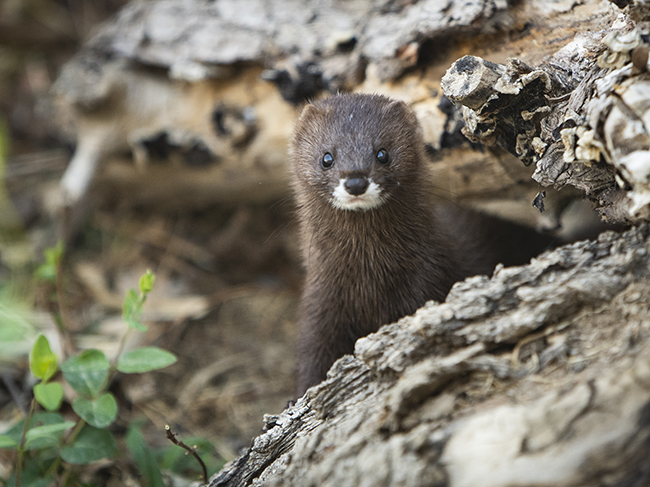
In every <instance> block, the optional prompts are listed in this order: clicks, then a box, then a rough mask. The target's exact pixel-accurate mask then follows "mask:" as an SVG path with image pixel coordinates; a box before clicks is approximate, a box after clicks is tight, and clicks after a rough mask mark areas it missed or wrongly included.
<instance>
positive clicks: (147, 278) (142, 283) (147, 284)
mask: <svg viewBox="0 0 650 487" xmlns="http://www.w3.org/2000/svg"><path fill="white" fill-rule="evenodd" d="M155 281H156V276H155V275H154V273H153V272H151V269H147V272H145V273H144V274H143V275H142V277H141V278H140V280H139V281H138V288H139V289H140V292H141V293H142V294H143V295H145V296H146V295H147V294H149V293H150V292H151V290H152V289H153V283H154V282H155Z"/></svg>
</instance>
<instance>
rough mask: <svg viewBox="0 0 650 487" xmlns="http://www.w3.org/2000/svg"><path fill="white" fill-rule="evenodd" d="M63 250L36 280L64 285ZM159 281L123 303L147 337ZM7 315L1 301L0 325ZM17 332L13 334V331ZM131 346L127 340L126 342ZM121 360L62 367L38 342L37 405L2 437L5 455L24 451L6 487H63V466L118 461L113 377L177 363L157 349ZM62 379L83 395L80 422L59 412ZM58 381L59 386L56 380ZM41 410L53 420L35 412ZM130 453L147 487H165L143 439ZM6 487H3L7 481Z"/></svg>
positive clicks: (0, 332) (83, 359) (135, 440)
mask: <svg viewBox="0 0 650 487" xmlns="http://www.w3.org/2000/svg"><path fill="white" fill-rule="evenodd" d="M62 257H63V245H62V244H58V245H57V246H56V247H54V248H52V249H48V250H47V251H45V263H44V264H43V265H42V266H40V267H39V268H38V270H37V272H36V276H37V278H39V279H44V280H48V281H55V282H56V281H57V280H60V276H59V274H58V273H60V272H61V265H60V264H61V259H62ZM154 281H155V276H154V274H153V273H152V272H151V271H147V273H145V274H144V275H143V276H142V277H141V278H140V280H139V282H138V288H139V292H138V291H136V290H130V291H129V292H128V293H127V295H126V298H125V300H124V303H123V316H124V320H125V321H126V323H127V325H128V328H126V330H125V336H124V338H126V334H127V333H128V332H130V331H131V330H132V329H136V330H140V331H144V330H146V327H145V326H144V325H143V324H142V323H140V316H141V315H142V309H143V305H144V303H145V301H146V298H147V295H148V294H149V293H150V292H151V290H152V288H153V285H154ZM3 313H4V314H6V313H7V311H6V309H5V308H3V306H2V302H1V301H0V321H2V318H3ZM12 330H13V329H12ZM12 330H10V331H9V332H7V331H6V329H5V328H4V326H0V338H2V337H3V336H5V335H7V333H9V335H10V337H11V336H13V335H12V334H14V335H16V336H17V337H18V338H21V339H22V338H24V337H23V335H22V334H21V333H19V332H21V330H22V329H20V330H19V329H18V328H16V329H15V330H13V331H12ZM122 343H124V339H123V340H122ZM121 349H122V346H120V352H119V353H118V357H117V358H116V361H115V363H114V364H111V363H110V361H109V360H108V358H107V357H106V355H105V354H104V353H103V352H101V351H100V350H95V349H90V350H85V351H82V352H81V353H78V354H76V355H74V356H72V357H70V358H68V359H67V360H65V361H64V362H63V363H61V364H60V365H59V360H58V358H57V356H56V354H55V353H54V352H53V351H52V349H51V347H50V343H49V341H48V340H47V338H46V337H45V336H44V335H39V336H38V337H37V338H36V340H35V342H34V343H33V345H32V347H31V350H30V352H29V367H30V370H31V372H32V374H33V375H34V376H35V377H36V378H37V379H40V382H39V383H38V384H36V385H35V386H34V401H33V402H32V406H31V408H30V412H29V414H28V415H27V417H26V418H25V419H24V420H23V421H20V422H19V423H17V424H15V425H14V426H13V427H12V428H11V429H9V430H8V431H6V432H5V433H4V434H2V435H0V448H5V449H9V450H16V451H17V461H16V470H15V472H14V477H12V478H11V479H8V482H3V483H4V485H5V486H7V487H8V486H11V485H18V484H19V483H20V484H21V485H23V486H26V485H29V486H30V487H33V486H36V487H39V486H40V485H42V486H43V487H46V486H47V485H50V484H51V483H53V482H54V483H58V480H57V474H58V473H59V471H61V470H60V464H61V462H62V461H63V462H66V463H68V464H71V465H85V464H88V463H90V462H94V461H97V460H100V459H105V458H113V457H115V455H116V453H117V441H116V439H115V437H114V435H113V432H112V431H111V430H110V429H109V427H110V426H111V425H112V424H113V423H114V422H115V420H116V418H117V414H118V405H117V401H116V400H115V397H114V396H113V395H112V394H111V393H110V392H108V391H107V389H108V386H109V384H110V381H111V379H112V377H113V376H114V375H115V374H116V373H118V372H121V373H125V374H131V373H142V372H149V371H152V370H157V369H161V368H164V367H167V366H169V365H171V364H173V363H175V362H176V360H177V359H176V357H175V356H174V355H173V354H171V353H169V352H167V351H165V350H162V349H160V348H157V347H142V348H138V349H135V350H132V351H130V352H127V353H121ZM59 370H60V371H61V372H62V379H63V380H64V381H65V382H67V384H68V385H69V386H70V388H71V389H72V390H74V392H75V394H76V398H75V399H74V400H73V401H72V409H73V411H74V412H75V413H76V414H77V415H78V417H79V418H78V419H77V420H76V421H66V420H65V419H64V417H63V416H62V415H61V414H59V413H58V412H57V411H58V410H59V409H60V408H61V404H62V402H63V396H64V391H63V386H62V384H61V383H60V382H57V381H56V380H60V379H59V378H60V377H61V375H57V373H58V372H59ZM54 379H56V380H54ZM36 403H38V404H40V405H41V406H42V407H43V408H44V409H46V410H47V412H35V406H36ZM126 441H127V446H128V448H129V451H130V452H131V454H132V456H133V458H134V460H135V461H136V463H137V464H138V466H139V467H140V469H141V470H142V473H143V475H144V476H145V477H146V478H147V479H148V482H149V486H150V487H158V486H162V485H163V484H162V476H161V474H160V470H159V469H158V466H157V463H156V458H155V455H153V453H152V452H151V451H150V450H149V449H148V448H147V446H146V444H145V442H144V438H143V437H142V434H141V433H140V431H139V430H138V429H137V428H135V427H131V428H129V430H128V434H127V439H126ZM0 481H1V479H0Z"/></svg>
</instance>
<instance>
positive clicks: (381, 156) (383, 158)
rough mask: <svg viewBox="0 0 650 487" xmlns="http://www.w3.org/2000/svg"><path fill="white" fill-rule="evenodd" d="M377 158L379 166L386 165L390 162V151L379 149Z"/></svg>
mask: <svg viewBox="0 0 650 487" xmlns="http://www.w3.org/2000/svg"><path fill="white" fill-rule="evenodd" d="M375 157H376V158H377V162H378V163H379V164H384V165H386V164H388V163H389V162H390V156H389V155H388V151H387V150H386V149H379V150H378V151H377V155H376V156H375Z"/></svg>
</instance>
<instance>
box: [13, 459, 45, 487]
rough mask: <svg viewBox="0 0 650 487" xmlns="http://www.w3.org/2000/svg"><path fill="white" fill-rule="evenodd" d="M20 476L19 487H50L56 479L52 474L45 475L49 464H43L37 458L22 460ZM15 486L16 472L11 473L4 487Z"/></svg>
mask: <svg viewBox="0 0 650 487" xmlns="http://www.w3.org/2000/svg"><path fill="white" fill-rule="evenodd" d="M24 462H25V463H24V464H23V470H22V475H21V476H20V485H21V487H50V486H52V485H56V479H55V478H54V476H53V475H52V474H50V475H47V474H46V472H47V469H48V467H49V466H50V465H51V462H43V461H42V460H41V459H39V458H32V457H26V458H25V459H24ZM15 485H16V472H14V473H13V475H12V476H11V478H10V479H9V482H7V483H6V484H5V486H6V487H14V486H15Z"/></svg>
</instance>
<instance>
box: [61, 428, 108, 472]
mask: <svg viewBox="0 0 650 487" xmlns="http://www.w3.org/2000/svg"><path fill="white" fill-rule="evenodd" d="M116 453H117V442H116V441H115V438H114V437H113V435H112V433H111V432H110V431H108V430H105V429H96V428H93V427H92V426H89V425H86V426H84V428H83V429H82V430H81V432H80V433H79V434H78V435H77V437H76V438H75V441H74V443H73V444H72V445H71V446H66V447H63V448H61V458H63V459H64V460H65V461H66V462H68V463H73V464H75V465H85V464H87V463H90V462H94V461H96V460H101V459H102V458H113V457H114V456H115V454H116Z"/></svg>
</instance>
